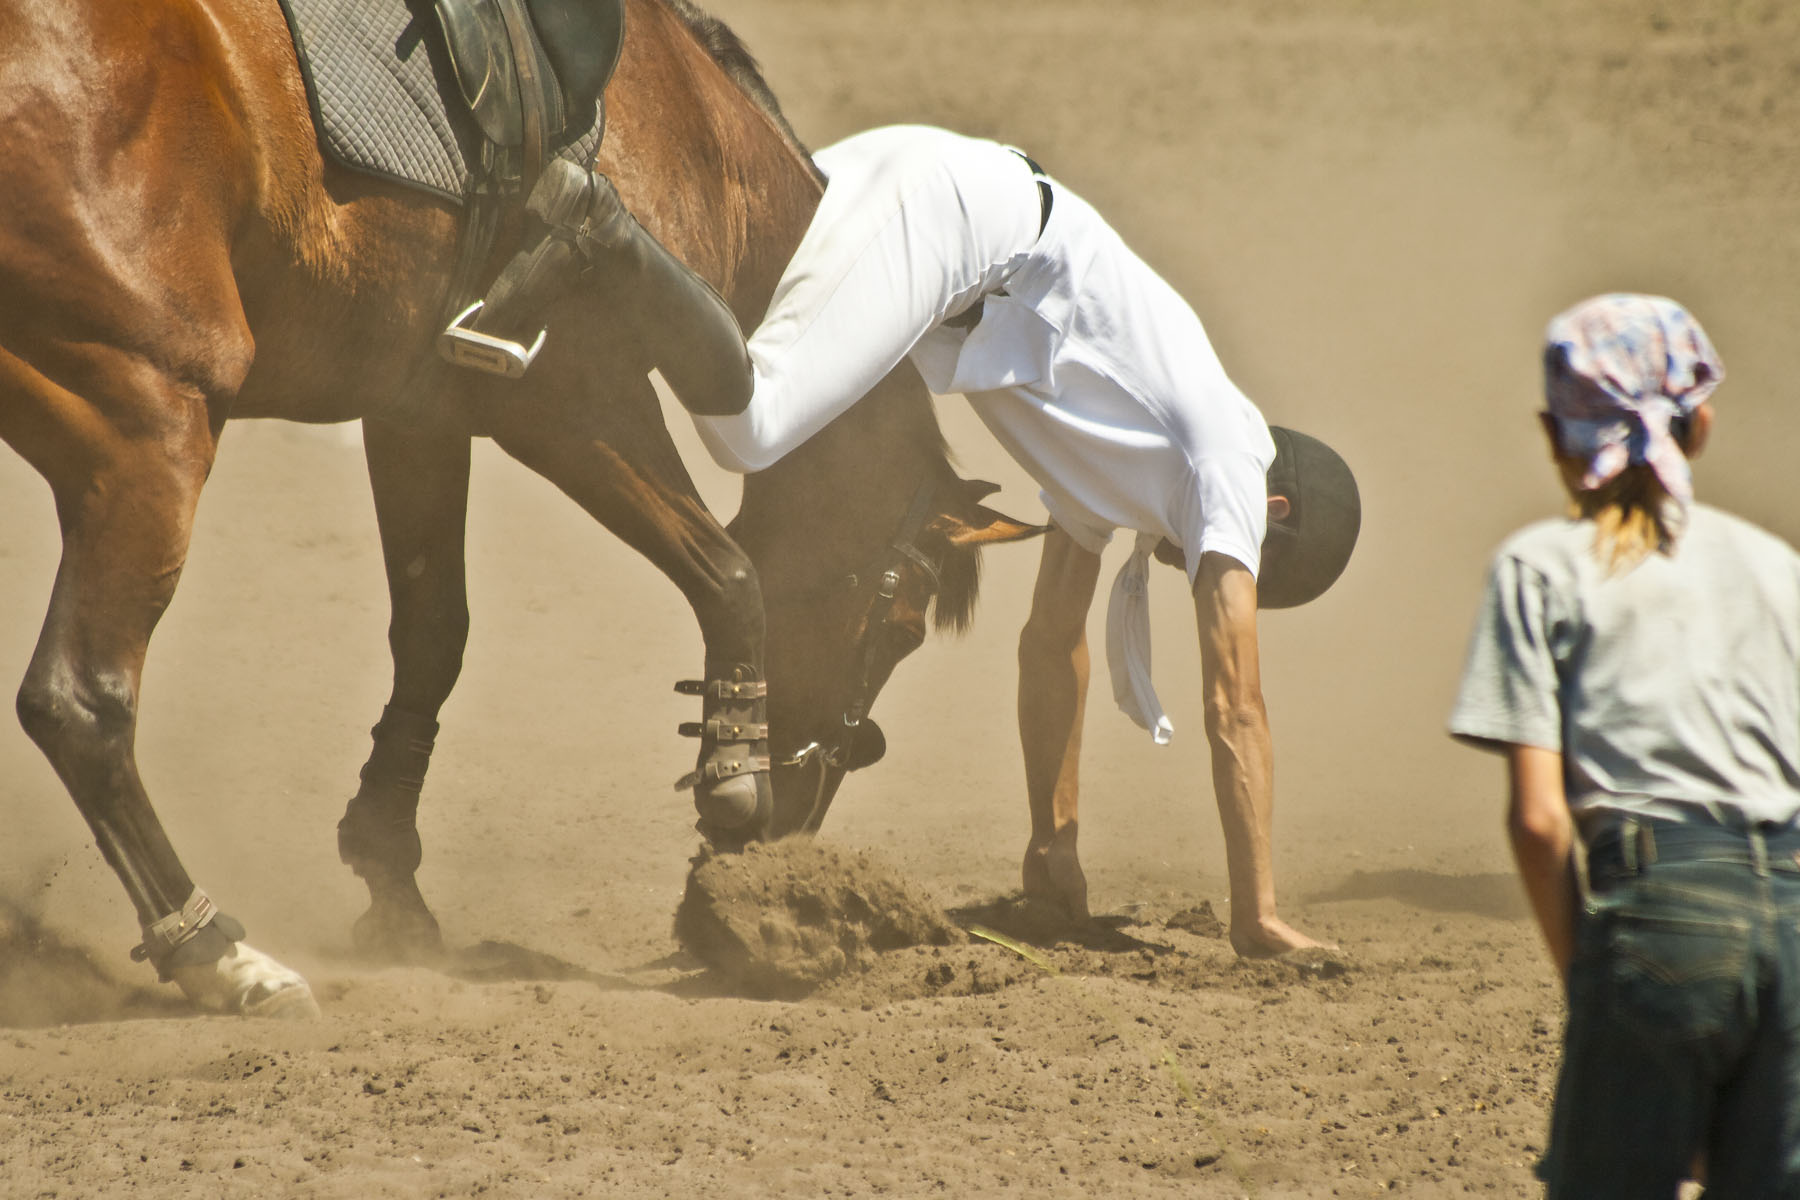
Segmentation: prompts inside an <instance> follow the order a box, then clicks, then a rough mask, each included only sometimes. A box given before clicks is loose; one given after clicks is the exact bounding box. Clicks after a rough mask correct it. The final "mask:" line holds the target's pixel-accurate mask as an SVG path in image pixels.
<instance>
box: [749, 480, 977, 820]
mask: <svg viewBox="0 0 1800 1200" xmlns="http://www.w3.org/2000/svg"><path fill="white" fill-rule="evenodd" d="M936 490H937V484H936V481H935V480H933V479H932V478H930V477H927V478H926V479H925V481H924V482H923V483H921V484H919V488H918V490H917V491H916V492H914V493H913V498H912V504H911V505H910V506H909V507H908V508H907V510H906V515H905V516H904V517H903V518H901V521H900V525H899V527H898V528H897V529H896V530H895V531H894V536H893V537H892V538H891V539H890V540H889V541H888V544H887V545H886V546H885V547H884V548H883V549H882V551H881V552H880V553H879V554H878V555H877V556H876V558H875V559H874V560H873V561H871V562H870V564H869V565H868V566H867V567H865V568H864V569H863V570H861V571H857V572H854V573H852V574H851V575H850V576H849V577H848V578H847V581H846V582H847V583H848V584H849V586H850V588H851V589H852V590H857V589H860V588H862V586H863V581H864V580H865V579H872V580H874V581H875V583H874V588H873V593H872V595H871V596H870V599H869V607H868V608H867V609H866V610H865V611H864V616H863V631H862V636H861V638H860V639H859V640H858V642H857V645H856V651H855V654H854V659H855V662H856V676H855V678H854V680H853V682H852V684H851V687H850V700H849V702H848V703H847V704H846V705H845V706H844V714H843V721H842V724H841V725H840V727H839V728H838V729H837V730H836V731H835V733H836V737H835V738H832V739H830V740H829V741H813V742H808V743H807V744H806V745H805V746H802V747H801V748H800V749H799V750H797V751H796V752H795V753H794V754H793V756H792V757H790V758H784V759H778V760H777V761H776V765H777V766H783V767H806V766H810V765H812V764H813V763H815V762H816V763H818V764H819V766H820V768H821V769H820V771H819V786H818V795H817V796H815V797H814V808H815V813H816V810H817V801H818V799H819V797H821V796H823V795H824V791H825V781H826V778H827V777H828V775H829V773H830V769H831V768H836V769H837V770H840V771H853V770H855V769H856V768H857V767H858V766H868V765H869V764H870V763H873V762H875V761H876V759H878V758H880V751H879V750H878V751H877V753H876V755H875V758H871V759H869V760H868V761H867V762H862V763H858V762H857V761H856V758H855V755H854V751H855V749H856V740H857V735H858V733H860V732H862V729H863V719H864V718H865V717H867V716H868V715H869V706H870V705H871V704H872V703H874V700H875V679H876V676H877V671H878V668H879V667H880V665H881V658H882V649H883V647H884V646H886V645H887V644H889V643H890V642H891V641H892V640H893V639H892V637H891V636H890V632H891V631H892V630H893V629H894V628H895V622H894V601H895V599H896V598H897V597H898V596H899V594H900V572H901V571H902V569H904V568H905V566H906V564H907V563H909V562H910V563H912V564H913V565H914V566H916V567H917V568H919V570H920V571H922V572H923V573H924V576H925V596H926V598H927V599H928V600H929V599H930V598H931V597H932V596H935V595H937V592H938V588H939V587H940V586H941V585H942V577H941V574H940V568H941V565H942V564H941V562H940V560H938V559H934V558H932V557H931V556H930V555H929V554H926V553H925V552H924V551H923V550H921V549H919V546H918V539H919V535H920V534H921V533H923V532H924V531H925V522H926V521H927V520H928V519H929V518H930V516H931V498H932V496H933V494H934V493H935V492H936ZM895 661H898V658H896V659H895ZM889 669H892V663H890V664H889ZM873 724H874V723H873V722H870V725H871V726H872V725H873ZM877 734H879V731H877ZM882 748H883V749H885V745H884V746H883V747H882Z"/></svg>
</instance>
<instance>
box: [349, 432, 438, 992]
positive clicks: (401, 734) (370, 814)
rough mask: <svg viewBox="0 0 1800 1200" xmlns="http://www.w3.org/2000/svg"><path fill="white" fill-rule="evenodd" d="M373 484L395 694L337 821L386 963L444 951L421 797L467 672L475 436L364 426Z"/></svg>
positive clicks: (360, 930)
mask: <svg viewBox="0 0 1800 1200" xmlns="http://www.w3.org/2000/svg"><path fill="white" fill-rule="evenodd" d="M363 446H364V449H365V453H366V454H367V457H368V462H369V483H370V486H371V488H372V489H373V490H374V494H375V518H376V521H377V523H378V524H379V525H380V528H381V552H382V557H383V559H384V560H385V561H386V564H387V579H388V595H389V598H390V601H391V604H392V619H391V621H390V623H389V625H388V646H389V648H390V649H391V651H392V652H393V656H394V690H393V694H392V696H391V697H390V698H389V700H388V704H387V707H386V708H385V709H384V710H383V711H382V714H381V720H380V721H379V722H378V723H377V724H376V726H375V728H374V729H373V730H372V731H371V732H372V734H373V736H374V747H373V748H372V749H371V751H370V753H369V760H368V762H367V763H365V764H364V765H363V769H362V781H361V784H360V785H359V786H358V788H357V790H356V795H355V796H354V797H352V799H351V800H350V803H349V806H348V807H347V808H346V809H345V811H344V819H343V820H342V821H340V822H339V823H338V854H339V856H340V857H341V858H342V859H343V861H344V862H346V863H348V864H349V865H350V866H351V867H352V868H353V869H354V870H355V871H356V873H357V874H358V875H359V876H361V877H362V879H363V881H364V882H365V883H367V884H368V886H369V911H368V912H366V913H364V914H363V916H362V917H361V918H360V919H359V920H358V921H357V922H356V930H355V937H356V944H357V948H358V949H359V950H361V951H362V952H363V953H365V954H369V955H371V956H374V957H379V958H382V959H388V960H398V961H408V960H416V959H420V958H429V957H432V956H434V955H436V954H437V953H438V952H440V951H441V949H442V940H441V938H440V937H439V934H438V924H437V920H436V918H434V917H433V916H432V915H431V910H430V909H429V908H428V907H427V906H426V904H425V898H424V897H423V896H422V895H420V893H419V886H418V882H417V880H416V878H415V874H416V872H417V871H418V868H419V861H420V857H421V854H422V850H421V846H420V843H419V829H418V811H419V793H420V789H421V788H422V787H423V785H424V782H425V769H426V767H428V766H429V765H430V762H431V749H432V742H433V739H434V738H435V737H436V736H437V727H438V726H437V715H438V710H439V708H441V707H442V706H443V703H444V701H445V700H446V699H447V698H448V697H449V695H450V689H451V688H453V687H454V686H455V685H456V678H457V675H458V674H459V673H460V672H461V671H462V655H463V647H464V645H465V644H466V643H467V642H468V637H469V605H468V595H467V588H466V580H465V574H464V560H463V532H464V523H465V517H466V515H467V512H468V500H469V436H468V434H466V433H464V432H461V431H460V430H457V429H452V428H440V427H429V428H428V427H423V426H419V425H409V426H406V427H404V428H402V427H400V426H397V425H392V424H388V423H385V422H381V421H375V420H370V421H365V422H364V423H363Z"/></svg>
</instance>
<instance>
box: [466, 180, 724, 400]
mask: <svg viewBox="0 0 1800 1200" xmlns="http://www.w3.org/2000/svg"><path fill="white" fill-rule="evenodd" d="M526 211H527V213H528V214H529V215H530V216H531V217H532V218H533V219H534V220H535V221H537V222H541V223H542V224H543V225H544V226H545V227H547V229H548V233H547V235H546V236H545V238H544V239H543V241H541V242H539V243H538V245H537V246H535V247H533V248H532V249H530V250H527V251H524V252H522V253H520V254H519V255H518V256H517V257H516V258H514V259H513V261H512V262H511V263H509V264H507V267H506V269H505V270H504V271H502V272H501V273H500V277H499V278H498V279H497V280H495V281H494V286H493V288H492V289H490V290H489V292H488V302H487V306H486V312H485V313H484V315H483V320H482V327H487V326H489V324H490V322H491V323H494V324H511V325H513V326H515V327H516V326H523V325H529V324H532V323H533V320H534V319H535V317H536V315H537V314H538V313H541V312H543V311H544V310H546V309H547V308H548V307H549V306H550V303H551V302H552V301H553V300H554V299H555V298H556V297H557V296H558V295H560V294H561V293H562V292H563V291H565V290H566V289H567V288H569V287H572V286H574V285H576V284H577V283H588V284H592V285H595V286H602V287H605V288H606V289H607V290H608V291H609V292H610V293H613V294H616V295H617V296H619V298H620V300H621V303H620V305H619V306H618V315H619V316H620V317H621V318H622V319H626V320H630V321H632V322H633V323H634V324H635V325H636V327H637V330H638V333H639V335H640V336H641V338H642V339H643V341H644V343H645V345H646V346H647V347H648V349H649V351H650V359H651V361H652V362H653V363H655V365H656V367H657V369H658V370H660V371H661V372H662V375H663V378H664V379H666V380H668V383H669V387H670V389H671V390H672V391H674V393H675V396H676V398H677V399H678V400H680V401H681V403H682V405H683V406H685V407H686V408H687V410H688V411H689V412H692V413H697V414H700V415H702V416H715V417H728V416H731V415H733V414H735V413H740V412H743V411H744V409H745V408H746V407H748V406H749V403H750V391H751V387H752V383H753V377H752V374H751V369H750V355H749V351H748V350H746V349H745V346H744V334H743V331H742V330H741V329H740V328H739V327H738V323H737V318H736V317H735V316H733V315H732V312H731V309H730V307H729V306H728V305H727V304H726V303H725V301H724V298H723V297H721V296H720V295H719V293H718V292H716V291H714V290H713V287H712V285H711V284H709V283H707V282H706V280H704V279H702V278H700V277H699V276H698V275H696V274H694V273H693V272H692V271H690V270H688V268H687V266H686V264H684V263H683V262H682V261H681V260H680V259H678V258H676V257H675V256H674V255H673V254H671V253H669V251H668V250H667V249H666V248H664V246H663V245H662V243H661V242H658V241H657V240H656V239H655V238H653V237H651V236H650V233H649V231H648V230H646V229H645V228H644V227H643V226H642V225H640V224H638V222H637V218H636V217H634V216H632V215H631V211H630V210H629V209H627V208H626V207H625V203H624V201H623V200H621V199H620V198H619V193H618V191H617V190H615V189H614V187H613V185H612V181H611V180H610V179H608V178H606V176H604V175H601V174H598V173H597V172H593V171H584V170H582V169H581V168H580V167H577V166H576V165H575V164H574V163H571V162H567V161H565V160H561V159H559V160H558V161H556V162H555V163H552V164H551V165H550V166H549V167H547V168H546V169H545V171H544V174H543V177H542V178H540V179H539V180H538V183H537V186H536V187H534V188H532V190H531V198H530V200H529V201H528V202H527V204H526Z"/></svg>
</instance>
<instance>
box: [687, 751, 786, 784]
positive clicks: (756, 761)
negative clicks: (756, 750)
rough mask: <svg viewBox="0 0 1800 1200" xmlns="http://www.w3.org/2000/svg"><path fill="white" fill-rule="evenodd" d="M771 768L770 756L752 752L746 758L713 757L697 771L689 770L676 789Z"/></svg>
mask: <svg viewBox="0 0 1800 1200" xmlns="http://www.w3.org/2000/svg"><path fill="white" fill-rule="evenodd" d="M768 769H769V756H768V755H766V754H752V755H748V756H746V757H744V758H729V759H713V760H712V761H711V762H709V763H707V764H706V765H705V766H704V767H701V768H700V769H699V770H696V771H689V772H688V773H687V774H686V775H683V776H682V777H681V778H680V779H677V780H676V781H675V790H676V791H678V792H685V791H687V790H688V789H689V788H693V787H697V786H699V785H700V784H702V783H719V782H721V781H722V780H726V779H735V778H736V777H737V776H739V775H754V774H756V773H758V772H766V771H767V770H768Z"/></svg>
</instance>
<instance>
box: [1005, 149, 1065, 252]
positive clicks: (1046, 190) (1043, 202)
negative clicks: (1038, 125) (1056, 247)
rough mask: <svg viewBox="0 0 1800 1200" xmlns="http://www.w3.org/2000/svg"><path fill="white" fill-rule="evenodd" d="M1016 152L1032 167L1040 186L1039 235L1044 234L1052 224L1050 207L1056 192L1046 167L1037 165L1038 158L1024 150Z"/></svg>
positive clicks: (1033, 176) (1015, 152)
mask: <svg viewBox="0 0 1800 1200" xmlns="http://www.w3.org/2000/svg"><path fill="white" fill-rule="evenodd" d="M1013 153H1014V154H1016V155H1018V156H1019V157H1020V158H1022V159H1024V160H1025V165H1026V166H1028V167H1030V168H1031V177H1032V178H1033V179H1035V180H1037V187H1038V236H1039V237H1043V236H1044V230H1045V229H1046V228H1047V227H1048V226H1049V224H1050V208H1051V206H1052V205H1054V204H1055V203H1056V194H1055V193H1054V192H1052V191H1051V190H1050V177H1049V176H1048V175H1046V174H1045V173H1044V168H1042V167H1040V166H1038V165H1037V160H1036V159H1035V158H1033V157H1031V155H1029V154H1027V153H1025V152H1024V151H1023V150H1014V151H1013Z"/></svg>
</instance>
